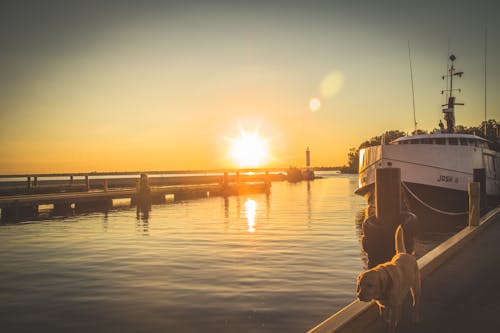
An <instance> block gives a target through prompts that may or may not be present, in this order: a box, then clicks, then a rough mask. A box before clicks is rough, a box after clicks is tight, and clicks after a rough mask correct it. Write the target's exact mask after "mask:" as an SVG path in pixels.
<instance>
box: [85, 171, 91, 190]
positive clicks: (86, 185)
mask: <svg viewBox="0 0 500 333" xmlns="http://www.w3.org/2000/svg"><path fill="white" fill-rule="evenodd" d="M85 188H86V190H87V191H89V190H90V180H89V176H88V175H85Z"/></svg>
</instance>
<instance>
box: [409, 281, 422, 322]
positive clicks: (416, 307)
mask: <svg viewBox="0 0 500 333" xmlns="http://www.w3.org/2000/svg"><path fill="white" fill-rule="evenodd" d="M419 282H420V281H419ZM410 290H411V296H412V299H413V304H412V309H411V321H412V323H414V324H418V323H419V322H420V321H421V320H422V318H421V316H420V300H421V296H422V295H421V293H422V288H421V287H420V283H417V284H416V286H415V287H414V288H411V289H410Z"/></svg>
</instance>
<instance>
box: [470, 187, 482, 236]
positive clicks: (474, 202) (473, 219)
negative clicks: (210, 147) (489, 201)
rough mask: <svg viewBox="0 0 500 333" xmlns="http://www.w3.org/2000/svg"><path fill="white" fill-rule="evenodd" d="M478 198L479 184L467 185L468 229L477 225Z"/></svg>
mask: <svg viewBox="0 0 500 333" xmlns="http://www.w3.org/2000/svg"><path fill="white" fill-rule="evenodd" d="M480 198H481V184H480V183H478V182H474V183H469V227H477V226H478V225H479V215H480V214H479V211H480V208H481V204H480V201H481V200H480Z"/></svg>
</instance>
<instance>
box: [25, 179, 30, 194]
mask: <svg viewBox="0 0 500 333" xmlns="http://www.w3.org/2000/svg"><path fill="white" fill-rule="evenodd" d="M26 185H27V189H28V192H29V191H31V177H30V176H28V179H27V184H26Z"/></svg>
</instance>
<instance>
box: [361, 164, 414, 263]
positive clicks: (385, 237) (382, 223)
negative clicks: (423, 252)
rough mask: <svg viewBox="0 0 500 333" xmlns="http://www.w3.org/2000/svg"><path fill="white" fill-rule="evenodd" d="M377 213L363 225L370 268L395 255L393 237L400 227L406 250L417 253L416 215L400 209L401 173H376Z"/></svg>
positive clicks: (362, 241)
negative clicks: (415, 243) (415, 245)
mask: <svg viewBox="0 0 500 333" xmlns="http://www.w3.org/2000/svg"><path fill="white" fill-rule="evenodd" d="M375 205H376V207H375V212H376V214H375V215H374V216H373V215H372V216H369V217H368V218H367V219H366V220H365V221H364V222H363V225H362V233H363V235H362V239H361V244H362V247H363V250H364V251H365V252H366V253H367V255H368V268H373V267H375V266H376V265H378V264H381V263H383V262H387V261H389V260H391V258H392V257H393V256H394V254H395V252H396V251H395V244H394V234H395V232H396V228H397V226H398V225H400V224H401V226H402V227H403V230H404V239H405V247H406V250H407V252H408V253H412V252H414V239H415V237H416V235H417V231H418V220H417V217H416V215H414V214H412V213H410V212H407V211H402V210H401V171H400V169H397V168H381V169H377V170H376V174H375Z"/></svg>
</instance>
